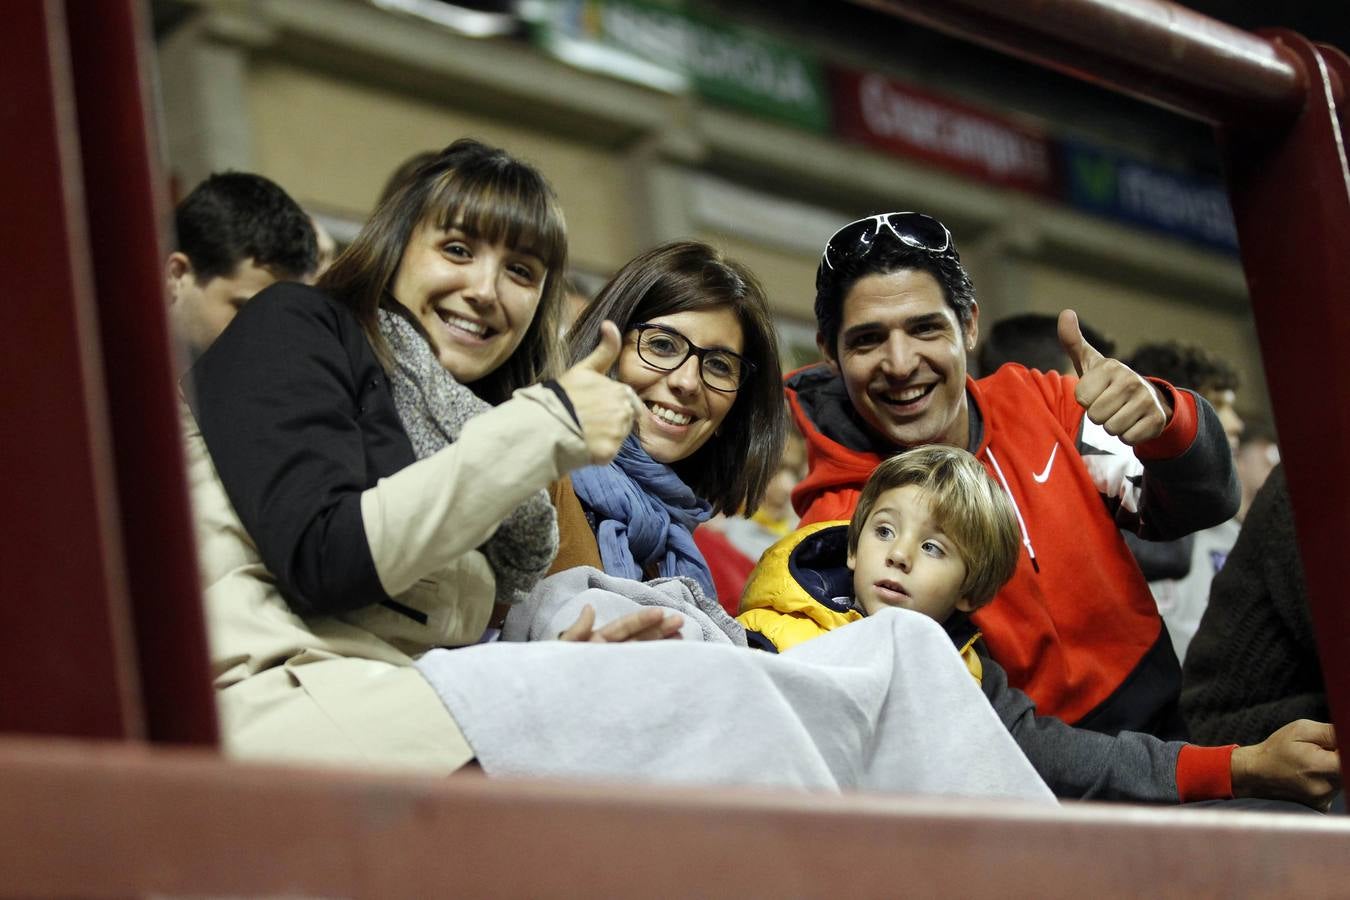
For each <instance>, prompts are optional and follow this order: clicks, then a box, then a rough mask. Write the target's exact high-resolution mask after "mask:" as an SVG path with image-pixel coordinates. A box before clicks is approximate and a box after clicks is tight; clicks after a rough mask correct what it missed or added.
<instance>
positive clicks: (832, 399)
mask: <svg viewBox="0 0 1350 900" xmlns="http://www.w3.org/2000/svg"><path fill="white" fill-rule="evenodd" d="M784 392H785V393H786V394H787V399H788V408H789V409H790V410H791V412H792V419H793V421H794V422H795V423H796V425H797V430H798V431H800V432H801V434H802V437H803V438H804V439H805V440H806V464H807V475H806V477H805V478H803V479H802V480H801V481H800V482H798V483H797V486H796V487H795V488H793V490H792V505H793V507H794V508H795V509H796V510H797V512H798V513H804V512H805V511H806V510H807V509H808V508H809V507H810V506H811V504H812V503H813V502H815V500H816V498H817V497H819V496H820V495H821V494H824V493H828V492H829V491H831V490H836V489H839V488H849V487H858V486H860V485H862V484H863V483H864V482H866V481H867V477H868V476H869V475H871V474H872V470H873V469H875V468H876V467H877V464H878V463H880V462H881V460H882V456H881V454H880V453H879V452H877V449H878V448H875V447H873V446H872V441H871V439H870V437H869V436H868V434H867V431H866V430H865V426H864V425H863V424H862V423H861V422H860V421H859V420H858V419H857V416H856V415H855V414H854V412H853V404H852V403H850V402H849V399H848V394H847V393H846V392H845V390H844V380H843V379H842V378H841V377H839V375H838V374H837V373H836V372H835V371H834V370H833V369H831V368H830V367H829V366H828V365H826V364H825V363H817V364H815V365H812V366H807V367H806V368H804V369H798V370H797V371H795V372H792V373H790V374H789V375H788V376H787V380H786V382H785V384H784Z"/></svg>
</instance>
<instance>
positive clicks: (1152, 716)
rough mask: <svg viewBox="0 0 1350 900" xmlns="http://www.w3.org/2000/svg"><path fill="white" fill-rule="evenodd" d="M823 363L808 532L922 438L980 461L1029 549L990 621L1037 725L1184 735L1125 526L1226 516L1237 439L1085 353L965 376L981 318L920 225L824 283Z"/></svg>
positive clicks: (862, 241)
mask: <svg viewBox="0 0 1350 900" xmlns="http://www.w3.org/2000/svg"><path fill="white" fill-rule="evenodd" d="M815 311H816V321H817V325H818V328H819V331H818V332H817V342H818V344H819V346H820V350H821V353H822V355H823V356H824V357H825V360H826V361H825V362H824V363H820V364H817V365H815V366H809V367H807V368H804V369H800V370H798V371H796V372H794V373H792V374H791V375H789V376H788V379H787V394H788V400H789V404H790V405H791V407H792V411H793V416H794V418H795V419H796V421H797V425H798V427H799V428H800V429H801V431H802V434H803V435H805V437H806V441H807V445H808V448H809V452H808V460H809V466H810V471H809V474H808V475H807V477H806V478H805V480H803V481H802V482H801V483H800V484H799V485H798V486H797V488H796V490H795V491H794V493H793V504H794V506H795V507H796V508H797V511H798V512H799V513H801V516H802V524H803V525H806V524H810V523H812V522H819V521H825V520H831V519H836V520H838V519H848V518H849V517H850V515H851V514H852V512H853V508H854V506H855V505H856V503H857V498H858V494H859V492H860V491H861V489H862V486H863V484H864V482H866V480H867V477H868V475H869V474H871V471H872V469H873V468H875V467H876V465H877V464H878V463H879V462H880V461H881V460H882V459H884V458H886V457H887V456H890V455H891V454H893V453H896V452H898V451H900V450H904V449H907V448H909V447H915V446H919V445H921V444H931V443H939V444H950V445H953V446H957V447H964V448H966V449H968V450H969V451H970V452H971V453H974V454H975V455H976V456H977V457H978V458H979V460H980V461H981V462H982V463H983V464H984V466H985V468H986V469H988V470H989V472H990V474H992V475H993V476H994V478H995V479H996V480H997V481H998V483H999V484H1000V485H1002V486H1003V489H1004V490H1005V491H1007V493H1008V496H1009V497H1010V498H1011V499H1012V501H1013V505H1014V507H1015V508H1016V510H1017V518H1018V524H1019V528H1020V530H1021V532H1022V547H1023V552H1022V555H1021V558H1020V560H1019V562H1018V566H1017V571H1016V573H1015V574H1014V576H1013V578H1012V580H1011V581H1010V582H1009V583H1008V584H1007V585H1006V586H1005V587H1004V588H1003V590H1002V591H1000V593H999V594H998V597H997V599H996V602H994V603H991V604H990V605H989V606H987V607H985V608H984V609H983V610H981V611H980V612H979V613H978V614H977V615H976V619H977V624H978V625H979V627H980V629H981V630H982V631H983V632H984V634H985V635H986V638H987V640H988V644H989V649H990V651H991V653H992V655H993V657H994V658H995V659H996V660H998V662H999V663H1000V664H1001V665H1002V666H1003V668H1004V669H1006V670H1007V672H1008V677H1009V681H1010V682H1011V683H1012V684H1013V685H1014V686H1015V687H1018V688H1020V689H1022V690H1023V691H1025V692H1026V693H1027V694H1029V695H1030V696H1031V697H1032V699H1033V700H1035V702H1036V704H1037V706H1038V708H1039V709H1040V711H1041V713H1042V714H1044V715H1053V716H1057V717H1058V718H1061V719H1063V720H1064V721H1066V722H1069V723H1071V724H1075V725H1078V726H1080V727H1085V728H1092V729H1095V730H1098V731H1104V732H1107V733H1111V734H1114V733H1115V732H1117V731H1120V730H1121V729H1130V730H1135V731H1148V732H1152V733H1155V734H1159V735H1161V736H1166V737H1173V736H1178V735H1179V734H1180V733H1181V730H1182V726H1181V720H1180V717H1179V716H1178V715H1177V713H1176V698H1177V693H1178V690H1179V686H1180V669H1179V666H1178V664H1177V660H1176V656H1175V655H1174V654H1173V652H1172V648H1171V642H1170V641H1169V640H1168V637H1167V634H1166V632H1165V630H1164V629H1163V625H1162V621H1161V619H1160V618H1159V617H1158V612H1157V607H1156V605H1155V604H1154V602H1153V599H1152V597H1151V596H1150V594H1149V591H1148V585H1147V583H1146V582H1145V581H1144V579H1143V576H1142V575H1141V574H1140V572H1139V569H1138V567H1137V566H1136V565H1135V563H1134V560H1133V558H1132V557H1131V555H1130V553H1129V551H1128V549H1127V548H1126V547H1125V544H1124V542H1123V541H1122V539H1121V537H1120V534H1119V532H1118V530H1117V529H1118V528H1119V527H1126V528H1129V529H1130V530H1133V531H1135V532H1137V533H1138V534H1140V535H1141V536H1142V537H1145V538H1149V539H1153V540H1169V539H1172V538H1175V537H1178V536H1180V535H1182V534H1187V533H1190V532H1192V531H1195V530H1197V529H1200V528H1206V527H1209V526H1211V525H1214V524H1216V523H1218V522H1221V521H1224V520H1225V519H1227V518H1230V517H1231V516H1232V515H1233V513H1234V511H1235V510H1236V509H1237V503H1238V484H1237V479H1236V476H1235V475H1234V472H1233V463H1232V457H1231V454H1230V453H1229V450H1228V444H1227V441H1226V439H1225V436H1224V432H1223V428H1222V426H1221V425H1220V423H1219V421H1218V418H1217V417H1216V416H1215V414H1214V411H1213V410H1212V409H1211V408H1210V407H1209V405H1208V404H1207V403H1206V402H1205V401H1204V400H1203V399H1201V398H1200V397H1198V396H1197V395H1195V394H1194V393H1192V392H1190V391H1184V390H1180V389H1177V388H1173V387H1172V386H1171V385H1169V384H1167V383H1166V382H1163V381H1160V380H1157V379H1152V380H1146V379H1144V378H1141V377H1140V376H1139V375H1137V374H1135V373H1134V372H1133V371H1131V370H1130V369H1129V368H1128V367H1127V366H1125V365H1124V364H1123V363H1121V362H1119V361H1118V360H1114V359H1109V358H1106V357H1104V356H1103V355H1102V354H1100V353H1098V352H1097V351H1096V350H1095V349H1094V348H1093V347H1092V346H1091V345H1090V344H1089V343H1088V342H1087V341H1086V340H1084V338H1083V336H1082V334H1081V332H1080V330H1079V327H1078V319H1077V316H1076V315H1075V314H1074V312H1073V311H1072V310H1065V311H1064V312H1063V313H1061V314H1060V318H1059V332H1060V340H1061V342H1062V343H1063V345H1064V349H1065V352H1066V353H1067V354H1068V355H1069V357H1070V359H1071V360H1072V361H1073V363H1074V368H1075V369H1076V370H1077V372H1078V377H1072V376H1069V377H1065V376H1061V375H1059V374H1058V373H1053V372H1051V373H1042V372H1036V371H1032V370H1028V369H1026V368H1023V367H1021V366H1017V365H1007V366H1004V367H1003V368H1001V369H999V370H998V371H997V372H995V373H993V374H991V375H989V376H987V377H985V378H982V379H980V380H978V381H976V380H973V379H971V378H969V377H968V376H967V375H966V354H967V353H968V352H969V351H971V350H973V349H974V347H975V341H976V337H977V335H978V323H979V307H978V305H977V304H976V302H975V296H974V287H973V285H972V284H971V282H970V278H969V276H968V275H967V274H966V271H965V269H964V267H963V266H962V265H961V259H960V256H959V254H958V253H957V250H956V245H955V243H954V241H953V240H952V237H951V233H950V232H949V231H948V230H947V228H946V227H945V226H944V225H943V224H942V223H941V222H939V221H937V220H936V219H933V218H931V217H929V216H926V215H923V214H921V213H889V214H886V215H879V216H872V217H869V218H866V219H860V220H858V221H857V222H852V223H850V224H848V225H846V226H844V227H843V228H841V229H840V230H839V231H838V232H836V233H835V235H834V236H833V237H832V238H831V239H830V241H829V243H828V244H827V245H826V248H825V252H824V253H823V254H822V255H821V261H820V267H819V269H818V270H817V273H816V302H815Z"/></svg>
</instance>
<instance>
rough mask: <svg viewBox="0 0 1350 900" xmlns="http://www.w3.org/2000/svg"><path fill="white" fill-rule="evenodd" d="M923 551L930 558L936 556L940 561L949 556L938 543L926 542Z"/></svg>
mask: <svg viewBox="0 0 1350 900" xmlns="http://www.w3.org/2000/svg"><path fill="white" fill-rule="evenodd" d="M923 549H924V552H925V553H927V554H928V555H929V556H936V557H938V558H939V559H941V558H942V557H944V556H946V555H947V551H945V550H943V549H942V545H941V544H939V543H937V542H936V541H924V542H923Z"/></svg>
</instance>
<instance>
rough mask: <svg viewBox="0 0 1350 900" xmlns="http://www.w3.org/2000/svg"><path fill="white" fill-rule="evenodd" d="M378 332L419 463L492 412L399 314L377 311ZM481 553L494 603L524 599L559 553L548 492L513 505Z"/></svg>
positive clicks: (398, 405) (395, 394)
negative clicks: (385, 345) (493, 581)
mask: <svg viewBox="0 0 1350 900" xmlns="http://www.w3.org/2000/svg"><path fill="white" fill-rule="evenodd" d="M380 333H381V334H382V335H384V338H385V340H386V341H388V342H389V349H390V350H391V351H392V352H393V355H394V361H395V363H396V366H395V369H394V371H393V372H391V373H390V374H389V383H390V384H391V385H392V386H393V389H394V405H395V406H396V407H397V408H398V416H399V418H400V419H401V420H402V421H403V428H404V430H405V431H407V432H408V438H409V439H410V440H411V441H412V446H413V452H414V453H416V454H417V458H418V459H425V458H426V457H428V456H430V455H431V454H433V453H435V452H436V451H438V450H440V449H441V448H443V447H446V446H448V445H449V444H453V443H454V442H455V441H456V440H457V439H458V438H459V434H460V432H461V431H462V430H463V429H464V424H465V423H466V422H468V421H469V419H471V418H473V417H474V416H476V415H478V414H479V413H481V412H485V411H487V410H489V409H491V408H492V406H491V405H490V404H489V403H487V401H485V400H481V399H479V397H478V396H477V395H476V394H474V392H473V391H471V390H469V389H468V388H467V387H465V386H464V385H462V384H460V383H459V382H458V381H456V380H455V379H454V377H453V376H452V375H451V374H450V373H449V372H447V371H446V370H445V368H444V367H442V366H441V364H440V362H439V360H437V359H436V354H435V353H433V352H432V349H431V347H430V345H428V344H427V339H426V338H425V337H423V336H422V335H421V334H420V333H419V332H418V331H417V329H416V328H414V327H413V325H412V324H411V323H410V322H409V321H408V320H407V319H405V318H404V317H403V316H401V315H399V314H397V313H394V312H391V311H390V310H387V309H381V310H380ZM480 549H481V550H482V551H483V555H484V556H486V557H487V561H488V563H489V565H491V566H492V571H493V574H494V575H495V576H496V580H497V602H498V603H518V602H520V601H521V600H524V599H525V597H526V595H527V594H529V592H530V590H531V589H532V588H533V587H534V585H535V583H536V582H537V581H539V579H540V578H542V577H543V576H544V574H545V573H546V572H547V571H548V567H549V565H551V564H552V562H553V558H554V557H555V556H556V555H557V553H558V515H557V513H556V512H555V511H554V509H553V504H552V503H550V502H549V499H548V493H547V492H546V491H538V492H536V493H535V494H533V495H532V496H530V497H529V499H527V500H526V501H525V502H524V503H522V504H520V506H517V507H516V508H515V509H514V510H513V511H512V512H511V514H510V515H508V516H507V517H506V518H505V520H503V521H502V524H501V526H500V527H498V529H497V531H496V533H495V534H493V535H492V537H490V538H488V540H487V543H485V544H484V545H483V546H482V548H480Z"/></svg>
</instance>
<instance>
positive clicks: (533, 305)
mask: <svg viewBox="0 0 1350 900" xmlns="http://www.w3.org/2000/svg"><path fill="white" fill-rule="evenodd" d="M547 276H548V270H547V269H546V268H545V266H544V263H543V261H542V260H541V259H540V258H539V257H538V256H535V255H534V254H533V253H530V252H529V251H527V250H520V249H517V248H512V247H508V246H506V244H504V243H493V242H489V241H486V240H483V239H481V238H478V237H474V236H471V235H469V234H467V233H465V232H464V231H463V230H461V229H460V228H458V227H455V226H451V227H450V228H449V229H443V228H440V227H439V226H437V225H436V224H435V223H434V222H430V221H427V222H423V223H422V224H421V225H419V226H418V227H417V228H416V229H414V230H413V233H412V236H411V237H410V238H409V240H408V245H407V246H406V247H405V248H404V249H403V258H402V259H401V260H400V261H399V265H398V270H397V271H396V272H395V273H394V282H393V284H392V286H391V288H390V292H391V293H392V294H393V296H394V299H395V300H397V301H398V302H399V303H401V304H402V305H403V306H404V307H406V308H407V309H408V310H409V311H410V312H411V313H412V314H413V315H414V316H415V317H416V318H417V320H418V321H419V322H421V323H422V327H423V328H425V329H426V332H427V334H429V335H430V336H431V339H432V341H433V342H434V343H435V345H436V351H437V355H438V356H439V358H440V361H441V365H443V366H445V368H446V370H447V371H449V372H450V374H451V375H453V376H455V379H456V380H457V381H459V382H460V383H461V384H472V383H473V382H475V381H477V380H478V379H480V378H482V377H484V376H486V375H488V374H490V373H492V372H493V371H495V370H496V369H497V367H499V366H500V365H501V364H502V363H504V362H506V361H507V360H508V359H509V358H510V357H511V354H512V353H514V352H515V350H516V348H517V347H519V346H520V342H521V340H522V339H524V337H525V332H526V331H528V330H529V327H530V323H531V322H532V321H533V320H534V314H535V311H536V310H537V309H538V307H539V298H540V296H541V295H542V293H543V288H544V279H545V278H546V277H547Z"/></svg>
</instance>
